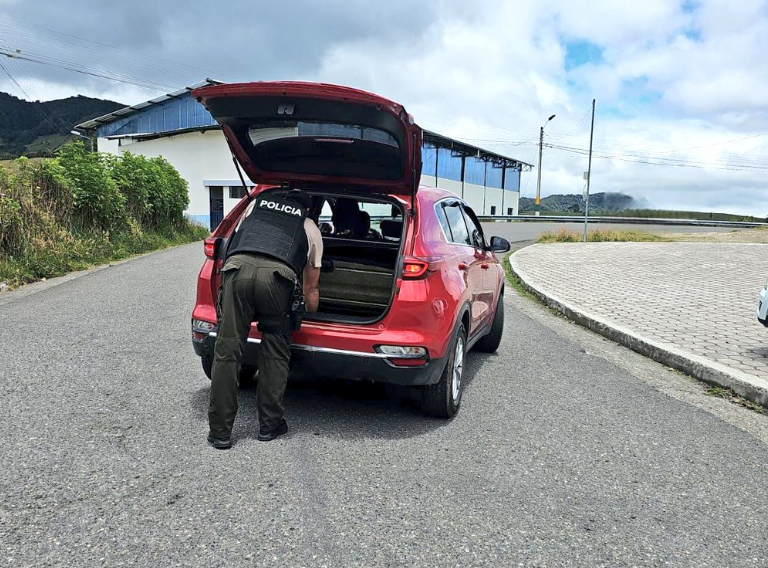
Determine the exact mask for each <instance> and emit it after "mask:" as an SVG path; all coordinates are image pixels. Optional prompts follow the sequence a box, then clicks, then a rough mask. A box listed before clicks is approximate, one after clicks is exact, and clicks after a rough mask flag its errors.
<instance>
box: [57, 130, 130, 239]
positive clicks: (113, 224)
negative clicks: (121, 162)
mask: <svg viewBox="0 0 768 568" xmlns="http://www.w3.org/2000/svg"><path fill="white" fill-rule="evenodd" d="M58 161H59V164H60V165H61V166H62V167H63V169H64V172H65V175H66V178H67V179H68V180H69V183H70V186H71V188H72V195H73V198H74V212H75V227H76V228H77V229H80V230H89V229H97V230H102V231H110V230H114V229H120V228H123V227H124V224H125V216H124V210H125V196H124V195H123V194H122V193H120V191H119V190H118V188H117V184H116V183H115V181H114V180H113V179H112V177H111V176H110V171H109V168H108V164H109V160H108V159H106V158H104V157H102V155H101V154H99V153H98V152H88V151H87V150H86V148H85V144H83V143H82V142H79V141H78V142H71V143H69V144H66V145H65V146H64V147H63V148H62V149H61V150H60V151H59V156H58Z"/></svg>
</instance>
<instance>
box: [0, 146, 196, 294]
mask: <svg viewBox="0 0 768 568" xmlns="http://www.w3.org/2000/svg"><path fill="white" fill-rule="evenodd" d="M188 204H189V195H188V188H187V183H186V181H184V180H183V179H182V178H181V176H179V174H178V172H177V171H176V170H175V169H174V168H173V166H171V164H169V163H168V162H167V161H166V160H164V159H163V158H149V159H148V158H145V157H144V156H134V155H131V154H129V153H126V154H124V155H122V156H119V157H116V156H110V155H100V154H97V153H91V152H86V151H85V147H84V146H83V144H82V143H80V142H75V143H71V144H68V145H66V146H65V147H64V148H62V150H61V152H60V154H59V156H58V157H57V158H55V159H47V160H42V161H40V160H29V159H27V158H19V159H18V160H15V161H14V162H13V164H12V165H11V166H10V167H9V169H5V168H3V167H2V166H0V231H1V232H0V282H3V281H4V282H8V283H9V284H11V285H18V284H22V283H25V282H31V281H34V280H39V279H40V278H49V277H53V276H59V275H62V274H65V273H67V272H70V271H72V270H79V269H84V268H87V267H89V266H92V265H94V264H100V263H105V262H109V261H111V260H116V259H120V258H126V257H128V256H131V255H134V254H139V253H143V252H148V251H151V250H156V249H158V248H163V247H166V246H170V245H175V244H182V243H186V242H190V241H193V240H199V239H203V238H205V237H206V236H208V230H207V229H206V228H205V227H200V226H199V225H195V224H193V223H191V222H189V221H188V220H187V219H186V218H185V217H184V209H185V208H186V207H187V206H188Z"/></svg>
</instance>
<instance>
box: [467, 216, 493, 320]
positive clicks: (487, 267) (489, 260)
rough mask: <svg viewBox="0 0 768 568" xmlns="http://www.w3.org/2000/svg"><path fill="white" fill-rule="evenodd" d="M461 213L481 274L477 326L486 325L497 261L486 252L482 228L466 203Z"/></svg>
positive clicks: (490, 309)
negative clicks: (479, 310)
mask: <svg viewBox="0 0 768 568" xmlns="http://www.w3.org/2000/svg"><path fill="white" fill-rule="evenodd" d="M462 211H463V213H464V221H465V222H466V223H467V229H468V230H469V240H470V243H471V244H472V246H473V247H474V249H475V251H474V258H475V262H476V263H478V264H479V266H480V271H481V273H482V279H481V281H480V283H479V286H480V290H479V291H478V292H477V298H478V299H477V304H478V306H480V307H481V309H482V310H483V314H482V315H481V314H478V318H479V319H480V320H481V321H480V322H479V325H488V324H490V322H491V319H492V317H491V316H492V310H493V306H494V301H493V300H494V295H495V294H496V290H497V289H498V274H499V272H498V261H497V260H496V258H495V257H494V256H493V255H492V254H491V253H490V252H488V246H487V244H486V242H485V236H484V235H483V228H482V226H481V225H480V222H479V219H478V218H477V215H475V212H474V211H473V210H472V208H471V207H470V206H469V205H467V204H466V203H464V204H463V205H462Z"/></svg>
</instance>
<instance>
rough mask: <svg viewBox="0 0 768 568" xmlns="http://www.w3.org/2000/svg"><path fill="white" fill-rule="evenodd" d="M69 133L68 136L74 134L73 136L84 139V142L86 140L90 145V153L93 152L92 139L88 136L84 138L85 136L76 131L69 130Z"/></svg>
mask: <svg viewBox="0 0 768 568" xmlns="http://www.w3.org/2000/svg"><path fill="white" fill-rule="evenodd" d="M69 133H70V134H74V135H75V136H79V137H80V138H85V139H86V140H88V142H90V143H91V152H93V138H91V137H90V136H86V135H85V134H80V133H79V132H78V131H77V130H70V131H69Z"/></svg>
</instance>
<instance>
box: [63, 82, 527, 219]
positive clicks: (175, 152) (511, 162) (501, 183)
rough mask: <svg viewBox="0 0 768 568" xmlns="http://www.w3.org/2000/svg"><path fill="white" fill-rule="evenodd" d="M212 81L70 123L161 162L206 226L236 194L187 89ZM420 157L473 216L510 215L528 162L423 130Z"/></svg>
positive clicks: (215, 134) (228, 157) (115, 149)
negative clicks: (181, 182)
mask: <svg viewBox="0 0 768 568" xmlns="http://www.w3.org/2000/svg"><path fill="white" fill-rule="evenodd" d="M217 83H218V82H217V81H212V80H210V79H208V80H206V81H204V82H202V83H198V84H197V85H192V86H190V87H187V88H186V89H182V90H180V91H176V92H174V93H170V94H168V95H163V96H162V97H158V98H156V99H153V100H151V101H147V102H145V103H141V104H137V105H134V106H131V107H126V108H124V109H120V110H118V111H115V112H112V113H110V114H107V115H104V116H101V117H98V118H95V119H93V120H89V121H87V122H84V123H82V124H80V125H78V127H77V128H79V129H81V130H85V131H86V132H87V133H88V134H89V135H90V136H92V137H93V136H95V137H96V139H97V144H98V150H99V151H100V152H108V153H112V154H116V155H120V154H122V153H123V152H131V153H132V154H141V155H144V156H147V157H150V158H151V157H156V156H162V157H163V158H165V159H166V160H168V161H169V162H170V163H171V164H173V166H174V167H175V168H176V169H177V170H178V171H179V173H180V174H181V176H182V177H183V178H184V179H185V180H187V183H189V209H188V210H187V215H188V216H189V217H190V218H191V219H194V220H196V221H198V222H200V223H203V224H205V225H206V226H210V227H211V229H213V228H215V227H216V225H218V223H219V222H220V221H221V219H222V217H223V216H224V215H226V214H227V213H228V212H229V210H230V209H232V207H234V205H235V204H236V203H237V201H238V200H239V199H241V198H242V197H243V196H244V190H243V187H242V183H241V182H240V178H239V176H238V174H237V169H236V168H235V165H234V163H233V160H232V154H231V153H230V151H229V146H228V145H227V143H226V140H225V138H224V134H223V133H222V131H221V129H220V127H219V125H218V124H217V123H216V121H215V120H213V118H212V117H211V115H210V113H208V111H207V110H206V109H205V107H204V106H202V105H201V104H200V103H198V102H197V101H196V100H194V99H193V98H192V96H191V95H190V92H191V91H192V90H193V89H195V88H197V87H202V86H205V85H211V84H217ZM422 161H423V167H422V177H421V182H422V184H424V185H429V186H437V187H441V188H443V189H447V190H449V191H453V192H454V193H456V194H457V195H459V196H461V197H462V198H463V199H464V200H465V201H466V202H467V203H469V205H470V206H471V207H472V208H473V209H474V210H475V212H476V213H477V214H478V215H488V216H502V215H517V214H518V201H519V198H520V175H521V172H522V171H524V170H525V171H529V170H530V169H531V165H530V164H526V163H525V162H521V161H519V160H515V159H513V158H509V157H506V156H502V155H500V154H495V153H493V152H488V151H487V150H483V149H481V148H477V147H475V146H472V145H469V144H464V143H463V142H459V141H457V140H452V139H450V138H446V137H444V136H440V135H439V134H435V133H433V132H428V131H425V132H424V144H423V147H422ZM245 181H246V184H248V185H253V184H252V183H251V182H250V180H248V179H246V180H245Z"/></svg>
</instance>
